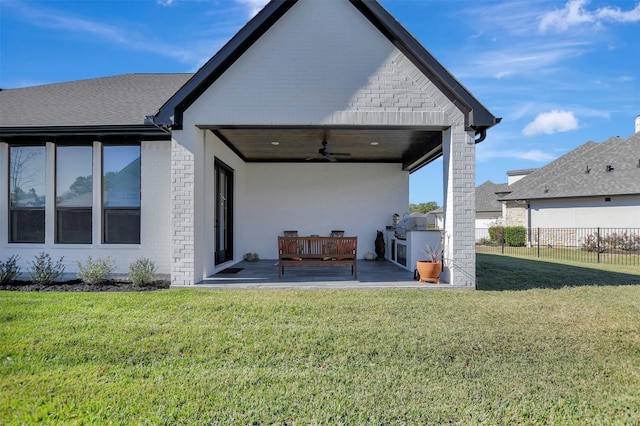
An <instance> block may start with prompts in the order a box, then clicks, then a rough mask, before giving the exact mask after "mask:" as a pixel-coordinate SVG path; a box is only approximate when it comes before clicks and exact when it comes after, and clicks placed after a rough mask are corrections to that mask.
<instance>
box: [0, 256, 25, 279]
mask: <svg viewBox="0 0 640 426" xmlns="http://www.w3.org/2000/svg"><path fill="white" fill-rule="evenodd" d="M19 273H20V267H19V266H18V256H17V255H15V254H14V255H13V256H11V257H9V258H8V259H7V260H6V261H4V262H3V261H2V260H0V284H8V283H10V282H13V281H15V280H16V277H17V276H18V274H19Z"/></svg>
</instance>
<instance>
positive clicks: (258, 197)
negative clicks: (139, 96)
mask: <svg viewBox="0 0 640 426" xmlns="http://www.w3.org/2000/svg"><path fill="white" fill-rule="evenodd" d="M328 22H330V23H331V28H332V31H327V26H326V24H327V23H328ZM148 122H149V123H150V124H153V125H155V126H157V127H159V128H163V129H166V130H167V131H168V132H170V133H171V184H172V186H171V232H172V237H171V238H172V239H171V250H172V255H171V262H172V264H171V279H172V284H173V285H174V286H184V285H209V284H211V283H212V282H222V281H224V280H218V281H216V279H217V278H226V279H227V280H232V281H231V282H234V281H233V279H234V278H236V279H239V278H240V277H241V276H236V277H224V276H220V275H217V274H218V273H220V272H221V271H223V270H225V269H227V268H230V267H236V268H240V267H242V268H243V269H242V271H240V272H238V274H241V275H242V274H243V273H244V274H248V273H249V269H250V268H249V267H246V268H245V267H243V266H239V265H238V263H243V262H242V261H241V259H242V256H243V254H244V253H249V252H251V253H259V255H260V257H261V258H264V259H275V258H277V256H278V253H277V249H278V247H277V244H276V242H277V237H278V236H280V235H282V233H283V232H284V231H285V230H296V231H298V232H299V235H303V236H304V235H307V236H308V235H320V236H323V235H324V236H326V235H328V233H329V232H330V231H331V230H338V229H339V230H344V232H345V234H344V235H345V236H348V237H357V238H358V251H357V255H358V257H359V258H360V259H361V258H362V257H363V256H364V254H365V253H366V252H367V251H370V250H372V248H373V247H374V240H375V236H376V231H377V230H380V229H385V226H387V225H390V224H391V218H392V215H393V214H394V213H403V212H405V211H407V209H408V205H409V175H410V174H411V173H413V172H415V171H417V170H419V169H420V168H421V167H424V166H427V165H428V164H429V163H431V162H432V161H434V160H436V159H437V158H440V157H443V160H444V161H443V182H442V185H443V190H444V191H443V192H444V200H443V202H444V206H443V209H444V212H445V214H444V216H445V219H444V227H445V229H444V231H445V233H446V235H447V243H446V245H445V247H444V249H445V254H444V257H445V258H446V259H448V260H450V263H449V264H450V265H451V268H445V270H444V278H443V280H444V281H445V282H447V283H453V284H455V285H461V286H466V287H467V288H472V287H474V286H475V278H474V277H475V245H474V244H475V241H474V228H473V216H474V208H475V200H474V188H475V145H476V144H477V143H479V142H482V140H484V138H485V137H486V133H487V130H488V129H489V128H491V127H492V126H494V125H496V124H497V123H498V122H499V119H497V118H496V117H494V116H493V115H492V114H491V113H490V112H489V111H488V110H487V109H486V108H485V107H484V106H483V105H482V104H481V103H480V102H479V101H478V100H477V99H476V98H475V97H473V95H471V93H469V92H468V91H467V90H466V89H465V88H464V87H463V86H462V85H461V84H460V83H459V82H458V81H457V80H455V78H453V77H452V75H451V74H449V72H448V71H447V70H446V69H445V68H444V67H443V66H442V65H441V64H440V63H439V62H438V61H437V60H436V59H435V58H434V57H433V56H432V55H431V54H430V53H429V52H427V51H426V50H425V49H424V48H423V47H422V46H421V45H420V44H419V43H418V42H417V40H416V39H415V38H413V37H412V36H411V35H410V34H409V33H408V32H407V31H406V30H405V29H404V28H403V27H402V26H401V25H400V24H399V23H398V22H397V21H396V20H395V18H393V17H392V16H391V15H390V14H389V13H388V12H387V11H386V10H385V9H384V8H382V7H381V6H380V5H379V4H378V3H377V2H365V1H331V2H327V1H284V0H274V1H271V2H269V3H268V4H267V5H266V6H265V8H264V9H263V10H262V11H261V12H260V13H259V14H258V15H256V16H255V17H254V18H253V19H252V20H251V21H250V22H249V23H247V25H246V26H245V27H243V28H242V29H241V30H240V31H239V32H238V34H236V36H234V38H233V39H232V40H230V41H229V43H227V44H226V45H225V46H224V47H223V48H222V49H221V50H220V51H219V52H218V53H217V54H216V55H215V56H214V57H212V58H211V59H210V60H209V61H208V62H207V63H206V64H205V65H204V66H203V67H202V68H201V69H200V70H199V71H198V72H197V73H196V74H195V75H194V76H193V77H192V78H191V79H190V80H189V81H188V82H187V83H186V84H185V85H184V86H182V88H181V89H180V90H178V91H177V92H176V93H175V94H174V96H172V97H171V98H170V99H169V100H168V101H167V102H166V103H165V104H164V105H163V106H162V107H161V108H160V110H159V111H158V112H157V113H156V114H155V115H154V116H149V117H148ZM429 190H430V188H429V187H425V188H424V191H425V194H428V193H429ZM427 196H428V195H427ZM408 244H409V243H408ZM419 249H420V247H418V245H417V244H416V246H415V247H410V245H406V246H403V250H402V253H405V252H407V253H409V254H411V253H412V252H417V251H418V250H419ZM399 251H400V250H399ZM453 259H455V262H453ZM273 263H275V261H274V262H273ZM363 265H364V264H363ZM272 266H273V265H272ZM251 269H253V267H252V268H251ZM272 269H273V270H274V271H276V272H277V269H276V268H275V267H273V268H272ZM296 269H302V268H296ZM305 269H306V268H305ZM323 269H327V268H323ZM257 274H258V277H257V278H256V277H254V279H256V280H265V281H267V282H269V281H273V279H274V278H267V277H269V276H271V275H268V274H266V272H265V271H263V272H261V273H257ZM292 274H301V276H300V279H299V281H298V282H307V281H308V280H310V279H311V281H312V282H313V281H314V280H315V278H313V277H315V276H319V277H322V278H321V279H322V280H323V282H326V281H327V280H329V279H328V278H327V277H329V276H330V275H328V272H327V271H323V272H322V273H321V274H314V272H313V271H312V270H311V269H309V270H308V271H295V272H292ZM403 274H404V277H403V278H402V279H398V281H405V282H410V281H411V280H413V273H412V268H411V267H410V266H409V267H408V268H407V269H406V270H404V271H403ZM223 275H227V274H223ZM375 275H376V273H375V272H374V273H372V275H371V276H372V277H374V276H375ZM380 275H381V276H386V275H387V274H380ZM293 276H295V275H293ZM389 276H390V277H393V276H394V274H390V275H389ZM345 277H348V276H343V277H341V278H340V279H339V280H344V279H345ZM284 279H285V280H289V279H292V278H291V275H290V276H286V275H285V278H284ZM347 279H351V278H350V277H348V278H347ZM385 279H386V278H385ZM394 280H395V278H391V281H390V282H395V281H394ZM329 281H331V280H329ZM360 281H361V282H371V283H373V282H376V281H375V280H373V279H372V280H371V281H366V275H363V276H362V277H361V278H360Z"/></svg>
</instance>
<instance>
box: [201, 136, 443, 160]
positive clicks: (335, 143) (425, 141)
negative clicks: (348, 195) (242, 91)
mask: <svg viewBox="0 0 640 426" xmlns="http://www.w3.org/2000/svg"><path fill="white" fill-rule="evenodd" d="M199 127H200V128H201V129H208V130H210V131H211V132H213V133H214V134H215V135H216V136H217V137H218V138H219V139H220V140H222V141H223V142H224V143H225V144H226V145H227V146H228V147H229V148H230V149H232V150H233V151H234V152H235V153H236V154H238V155H239V156H240V157H241V158H242V159H243V160H244V161H246V162H306V161H308V162H327V159H326V158H322V157H319V158H314V159H311V160H308V159H309V158H310V157H313V156H314V155H315V154H317V153H318V150H319V149H320V148H322V141H323V139H326V140H327V142H328V147H329V150H330V151H331V152H335V153H350V154H351V155H350V156H336V159H337V161H338V162H340V163H372V162H375V163H400V164H402V167H403V169H404V170H407V171H414V170H417V169H418V168H420V167H422V166H424V165H425V164H428V163H429V162H431V161H433V160H435V159H436V158H438V157H440V155H442V129H434V128H420V127H402V126H398V127H390V126H385V127H371V126H344V127H328V126H206V125H203V126H199Z"/></svg>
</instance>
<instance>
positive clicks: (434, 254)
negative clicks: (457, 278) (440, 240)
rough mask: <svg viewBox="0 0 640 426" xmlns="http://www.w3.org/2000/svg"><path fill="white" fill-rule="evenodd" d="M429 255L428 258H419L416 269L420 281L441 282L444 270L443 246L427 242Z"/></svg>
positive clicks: (426, 251)
mask: <svg viewBox="0 0 640 426" xmlns="http://www.w3.org/2000/svg"><path fill="white" fill-rule="evenodd" d="M424 252H425V254H426V255H427V259H426V260H418V261H417V262H416V269H417V270H418V275H419V276H420V282H421V283H424V282H430V283H436V284H440V273H441V272H442V247H437V248H434V247H431V246H430V245H429V244H427V245H426V246H425V248H424Z"/></svg>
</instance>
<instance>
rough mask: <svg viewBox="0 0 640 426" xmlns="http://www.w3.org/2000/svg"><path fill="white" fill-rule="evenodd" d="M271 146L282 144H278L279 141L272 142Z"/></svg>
mask: <svg viewBox="0 0 640 426" xmlns="http://www.w3.org/2000/svg"><path fill="white" fill-rule="evenodd" d="M271 145H273V146H277V145H280V142H278V141H273V142H271Z"/></svg>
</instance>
